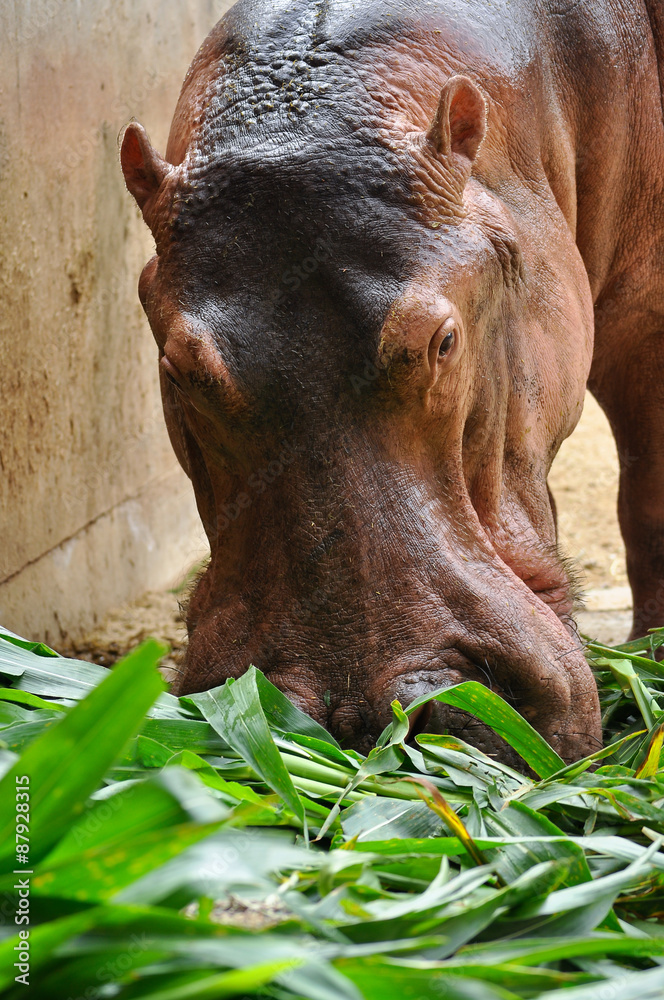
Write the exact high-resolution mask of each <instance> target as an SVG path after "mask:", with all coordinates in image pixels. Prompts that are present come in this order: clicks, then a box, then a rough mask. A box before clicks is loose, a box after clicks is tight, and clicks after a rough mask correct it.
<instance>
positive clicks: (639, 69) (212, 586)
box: [122, 0, 664, 760]
mask: <svg viewBox="0 0 664 1000" xmlns="http://www.w3.org/2000/svg"><path fill="white" fill-rule="evenodd" d="M535 6H536V7H537V10H535V9H534V8H535ZM662 30H663V28H662V15H661V14H660V13H659V12H658V10H657V7H656V4H655V3H654V0H652V2H649V3H647V4H646V5H643V4H642V3H636V2H632V3H627V2H622V3H621V2H611V3H609V2H604V0H600V2H581V3H570V2H561V3H558V4H557V3H553V2H549V3H546V4H538V5H534V4H533V3H531V0H523V2H521V3H518V2H510V3H509V4H505V5H502V4H501V3H499V2H498V3H493V4H492V5H491V6H488V5H486V4H484V3H479V2H476V0H467V2H458V3H453V2H451V0H450V2H448V3H446V2H444V0H440V2H436V3H426V2H425V3H409V2H404V0H399V2H387V0H385V2H376V0H373V2H372V0H370V2H369V3H367V4H364V5H357V4H352V3H350V2H348V0H332V2H331V3H329V4H327V5H325V6H324V7H321V6H320V5H314V4H313V3H311V2H310V0H295V2H289V3H288V4H287V5H286V4H283V3H273V2H268V0H242V2H241V3H239V4H237V5H236V6H235V7H234V8H233V9H232V10H231V11H230V12H229V13H228V14H227V15H226V16H225V17H224V18H223V19H222V21H221V22H220V23H219V24H218V25H217V27H216V28H215V29H214V31H213V32H212V33H211V35H210V36H209V37H208V39H207V40H206V41H205V43H204V44H203V46H202V48H201V50H200V51H199V53H198V55H197V56H196V58H195V60H194V62H193V64H192V67H191V69H190V71H189V74H188V76H187V78H186V80H185V83H184V86H183V89H182V93H181V97H180V101H179V104H178V107H177V110H176V113H175V117H174V120H173V126H172V130H171V136H170V140H169V144H168V149H167V153H166V160H163V159H162V158H161V157H160V156H159V155H158V154H157V153H156V152H155V151H154V150H153V149H152V147H151V146H150V144H149V140H148V139H147V136H146V135H145V133H144V131H143V130H142V129H141V127H140V126H138V125H135V124H132V125H130V126H129V127H128V128H127V131H126V134H125V138H124V143H123V149H122V165H123V169H124V173H125V178H126V181H127V186H128V187H129V190H130V191H131V192H132V193H133V195H134V196H135V197H136V199H137V201H138V203H139V205H140V207H141V208H142V210H143V214H144V217H145V219H146V222H147V223H148V225H149V226H150V227H151V229H152V231H153V234H154V236H155V240H156V244H157V256H156V257H154V258H153V259H152V260H151V261H150V262H149V263H148V265H147V266H146V268H145V270H144V272H143V275H142V278H141V283H140V295H141V299H142V301H143V304H144V306H145V309H146V312H147V315H148V317H149V319H150V323H151V325H152V329H153V331H154V335H155V338H156V341H157V344H158V346H159V353H160V364H161V379H162V389H163V396H164V406H165V413H166V420H167V424H168V428H169V432H170V435H171V439H172V442H173V446H174V448H175V451H176V453H177V455H178V458H179V460H180V462H181V463H182V465H183V467H184V469H185V470H186V471H187V473H188V474H189V476H190V477H191V479H192V482H193V486H194V490H195V493H196V499H197V502H198V506H199V510H200V513H201V517H202V519H203V523H204V525H205V527H206V530H207V532H208V535H209V537H210V544H211V551H212V558H211V563H210V566H209V568H208V570H207V572H206V573H205V575H204V576H203V578H202V579H201V580H200V582H199V584H198V586H197V589H196V591H195V594H194V596H193V599H192V602H191V606H190V609H189V618H188V626H189V633H190V641H189V651H188V655H187V661H186V670H185V673H184V676H183V678H182V680H181V684H180V691H181V692H191V691H197V690H201V689H205V688H208V687H211V686H213V685H216V684H220V683H222V682H223V681H224V680H225V679H226V678H228V677H231V676H234V677H237V676H239V675H240V674H241V673H242V672H243V671H244V670H245V669H246V668H247V666H248V665H249V664H250V663H254V664H256V665H257V666H258V667H260V668H261V669H262V670H263V671H264V672H265V673H266V674H267V676H268V677H269V678H270V679H271V680H272V681H273V682H274V683H276V684H277V685H278V686H279V687H280V688H282V689H283V690H284V691H285V692H286V693H287V694H289V695H290V696H291V697H292V698H293V699H294V700H295V701H296V702H298V703H299V704H301V705H302V707H303V708H304V709H305V710H306V711H308V712H309V713H310V714H311V715H312V716H314V717H315V718H317V719H318V720H319V721H320V722H322V723H323V724H324V725H326V726H328V727H330V729H331V731H332V732H333V733H335V734H336V735H337V736H338V737H340V738H341V739H342V740H344V741H345V742H346V744H352V745H354V746H356V747H358V748H359V749H363V750H366V749H367V748H368V747H369V746H371V745H372V741H373V740H375V738H376V736H377V735H378V734H379V733H380V731H381V730H382V728H383V727H384V725H385V724H386V723H387V722H388V721H389V720H390V716H391V713H390V702H391V701H392V699H393V698H395V697H396V698H399V699H400V700H401V702H402V703H404V704H408V703H409V702H410V701H412V700H413V699H414V698H415V697H417V696H419V695H421V694H423V693H425V692H426V691H429V690H431V689H432V688H434V687H438V686H441V685H448V684H453V683H456V682H458V681H461V680H464V679H468V678H471V679H476V680H480V681H482V682H483V683H486V684H489V685H490V686H491V687H493V688H494V689H495V690H498V691H500V692H502V693H503V694H505V695H506V696H507V697H509V698H510V699H511V700H512V702H513V704H514V705H515V706H516V707H517V708H518V709H519V711H521V712H522V714H523V715H524V716H525V717H526V718H528V719H529V720H530V721H531V722H532V723H533V725H535V726H536V728H537V729H538V730H539V731H540V732H541V733H542V734H543V735H544V736H545V738H546V739H547V740H548V741H549V742H550V743H551V745H552V746H553V747H554V748H555V749H556V750H557V751H558V752H559V753H560V754H561V755H562V756H563V757H564V758H565V759H566V760H574V759H576V758H578V757H579V756H582V755H585V754H587V753H589V752H592V751H594V750H596V749H597V748H598V747H599V745H600V741H601V727H600V717H599V707H598V699H597V691H596V687H595V684H594V681H593V678H592V675H591V672H590V670H589V668H588V667H587V665H586V662H585V659H584V657H583V654H582V652H581V649H580V645H579V642H578V639H577V637H576V634H575V631H574V627H573V624H572V622H571V618H570V615H571V612H572V604H573V600H572V596H571V587H570V581H569V577H568V573H567V570H566V568H565V566H564V564H563V562H562V560H561V558H560V556H559V554H558V550H557V539H556V524H555V511H554V510H553V508H552V500H551V497H550V494H549V491H548V488H547V475H548V472H549V469H550V466H551V462H552V460H553V458H554V456H555V454H556V452H557V450H558V448H559V446H560V444H561V442H562V441H563V439H564V438H565V437H567V436H568V435H569V434H570V433H571V431H572V430H573V428H574V426H575V425H576V423H577V421H578V418H579V416H580V413H581V408H582V402H583V396H584V391H585V388H586V385H587V384H589V385H590V387H591V389H592V391H593V392H594V393H595V395H596V396H597V398H598V400H599V401H600V403H601V405H602V406H603V407H604V409H605V411H606V413H607V415H608V417H609V419H610V421H611V425H612V427H613V429H614V432H615V435H616V440H617V442H618V447H619V450H620V453H621V456H622V458H623V467H622V476H621V490H620V516H621V524H622V528H623V533H624V536H625V541H626V544H627V550H628V564H629V573H630V580H631V583H632V587H633V590H634V598H635V607H636V609H637V611H636V613H635V632H637V633H641V634H642V633H643V632H644V630H645V629H646V628H647V627H649V626H651V625H655V624H661V623H662V620H664V615H663V614H662V613H661V611H660V609H659V605H661V603H662V591H661V588H662V580H663V579H664V504H663V500H664V488H663V487H664V435H662V433H661V428H662V413H663V408H664V351H663V350H662V343H663V340H662V329H663V325H662V319H661V317H662V311H663V309H664V301H663V298H662V296H663V291H664V284H663V281H662V267H663V266H664V264H663V262H664V254H663V253H662V246H661V243H662V222H661V218H662V210H661V205H662V195H661V187H662V183H663V181H662V178H664V169H663V167H664V164H663V162H662V160H663V155H662V154H663V134H662V104H661V94H660V84H659V76H658V59H659V61H660V63H661V61H662ZM284 67H285V68H284ZM289 81H291V83H290V85H289ZM293 81H294V82H293ZM325 84H327V86H325ZM261 88H262V89H261ZM294 97H295V98H296V99H297V104H296V105H294V104H292V103H291V102H292V101H293V100H294ZM256 101H258V102H259V103H258V105H256ZM261 101H263V102H264V103H262V104H261V103H260V102H261ZM265 102H267V103H265ZM270 105H271V106H270ZM321 240H323V241H324V244H323V245H321V243H320V241H321ZM321 246H322V249H321ZM314 252H315V253H316V256H313V255H314ZM312 260H313V261H314V262H315V264H312V263H311V261H312ZM303 261H308V264H307V267H308V268H309V271H308V272H307V273H306V274H305V275H304V280H302V281H301V282H299V285H298V287H294V286H295V285H297V284H298V282H297V281H296V280H295V279H294V278H293V274H294V272H293V270H292V269H293V267H294V266H300V265H301V264H302V262H303ZM305 270H306V268H305ZM301 272H302V268H301ZM593 307H594V317H593ZM450 331H452V332H453V343H452V344H451V347H449V350H447V351H446V352H445V351H444V352H443V354H442V355H441V354H439V345H440V343H441V340H442V338H443V337H444V336H445V335H446V333H447V332H450ZM593 336H594V340H595V345H594V353H593ZM446 344H448V341H446ZM597 461H598V463H599V462H601V461H602V456H601V455H598V456H597ZM270 463H272V464H270ZM261 470H268V471H266V472H265V473H264V472H263V471H261ZM592 474H593V471H592V469H589V470H588V475H592ZM658 591H659V595H658ZM648 602H650V603H648ZM653 602H654V603H653ZM655 605H657V607H655ZM648 608H651V609H652V613H649V612H648V611H647V610H644V609H648ZM416 727H417V728H419V729H428V730H430V731H440V730H441V728H442V727H447V729H449V730H451V731H452V732H455V733H456V734H457V735H459V736H462V737H464V738H465V739H467V740H468V741H469V742H471V743H475V744H476V745H478V746H480V747H482V748H483V749H485V750H486V751H488V752H490V753H492V752H493V753H497V754H499V755H501V756H503V757H504V758H505V759H509V754H508V753H507V751H506V750H505V748H504V746H502V745H499V741H498V740H497V739H496V738H494V737H493V736H492V734H491V732H490V731H489V730H488V729H487V728H486V727H483V726H481V725H479V724H477V723H475V722H474V721H473V720H470V719H469V717H467V716H464V715H463V713H458V712H455V711H453V710H448V709H445V708H444V707H443V706H439V705H436V706H435V707H434V709H433V710H425V711H424V712H423V713H422V714H421V715H420V717H419V719H417V722H416Z"/></svg>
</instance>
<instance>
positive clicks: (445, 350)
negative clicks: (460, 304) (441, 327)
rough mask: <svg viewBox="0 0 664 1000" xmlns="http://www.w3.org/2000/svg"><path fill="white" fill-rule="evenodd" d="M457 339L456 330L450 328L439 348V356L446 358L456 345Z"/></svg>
mask: <svg viewBox="0 0 664 1000" xmlns="http://www.w3.org/2000/svg"><path fill="white" fill-rule="evenodd" d="M455 340H456V332H455V331H454V330H449V331H448V333H446V334H445V336H444V337H443V339H442V340H441V342H440V347H439V348H438V357H439V358H444V357H445V356H446V355H447V354H449V352H450V351H451V350H452V348H453V347H454V341H455Z"/></svg>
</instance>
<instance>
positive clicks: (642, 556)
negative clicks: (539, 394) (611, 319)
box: [589, 315, 664, 638]
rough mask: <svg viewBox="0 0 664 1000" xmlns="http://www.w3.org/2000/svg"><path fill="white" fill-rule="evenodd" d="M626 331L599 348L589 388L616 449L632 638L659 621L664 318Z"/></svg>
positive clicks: (663, 609) (662, 598)
mask: <svg viewBox="0 0 664 1000" xmlns="http://www.w3.org/2000/svg"><path fill="white" fill-rule="evenodd" d="M626 334H627V335H625V334H622V335H621V336H620V337H619V338H615V339H614V337H613V336H612V337H611V341H610V349H608V350H600V351H599V352H598V354H597V355H596V361H595V364H594V366H593V372H592V374H591V379H590V388H591V391H592V392H593V394H594V395H595V397H596V398H597V400H598V402H599V404H600V406H601V407H602V408H603V409H604V411H605V413H606V415H607V417H608V419H609V422H610V424H611V428H612V430H613V434H614V436H615V439H616V445H617V448H618V456H619V460H620V491H619V498H618V515H619V519H620V528H621V531H622V535H623V538H624V541H625V547H626V549H627V573H628V576H629V582H630V585H631V587H632V594H633V597H634V617H633V625H632V631H631V634H630V638H639V637H640V636H642V635H644V634H645V633H646V632H647V631H648V629H650V628H656V627H660V626H663V625H664V318H662V317H659V322H658V323H654V322H653V318H652V317H650V316H646V315H643V316H641V317H639V323H638V325H637V327H636V328H635V327H633V326H632V324H631V323H630V324H629V325H627V326H626ZM609 355H612V357H611V358H609ZM589 474H590V475H592V470H589Z"/></svg>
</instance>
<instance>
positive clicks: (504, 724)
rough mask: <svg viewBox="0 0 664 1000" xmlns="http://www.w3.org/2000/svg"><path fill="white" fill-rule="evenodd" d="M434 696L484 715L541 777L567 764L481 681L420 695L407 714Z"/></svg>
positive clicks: (446, 702) (482, 718) (549, 774)
mask: <svg viewBox="0 0 664 1000" xmlns="http://www.w3.org/2000/svg"><path fill="white" fill-rule="evenodd" d="M432 700H434V701H440V702H443V704H445V705H454V706H455V707H456V708H461V709H463V710H464V711H466V712H469V713H470V714H471V715H474V716H475V717H476V718H478V719H480V721H481V722H484V723H485V724H486V725H487V726H489V728H490V729H493V731H494V732H496V733H498V735H499V736H502V738H503V739H504V740H505V742H506V743H509V745H510V746H511V747H513V748H514V749H515V750H516V752H517V753H518V754H519V755H520V756H521V757H523V759H524V760H525V762H526V763H527V764H528V765H529V766H530V767H531V768H532V769H533V771H534V772H535V774H538V775H539V776H540V777H542V778H548V777H550V776H551V775H552V774H555V773H556V771H560V770H561V768H564V767H565V761H564V760H563V759H562V758H561V757H559V756H558V754H557V753H556V752H555V750H553V749H552V748H551V747H550V746H549V744H548V743H547V742H546V740H545V739H544V738H543V737H542V736H540V734H539V733H538V732H537V730H536V729H533V727H532V726H531V725H530V723H529V722H526V720H525V719H524V718H523V716H522V715H519V713H518V712H517V711H516V710H515V709H514V708H512V706H511V705H508V703H507V702H506V701H505V700H504V699H503V698H501V697H500V695H498V694H496V693H495V691H491V690H490V689H489V688H488V687H485V686H484V685H483V684H480V683H478V681H464V682H463V683H461V684H454V685H452V687H447V688H439V689H438V690H437V691H432V692H431V693H430V694H427V695H423V696H422V697H421V698H416V699H415V701H414V702H412V703H411V704H410V705H409V706H408V708H407V709H406V715H412V713H413V712H414V711H415V710H416V709H417V708H419V707H420V706H421V705H426V704H427V703H428V702H429V701H432ZM381 739H382V737H381Z"/></svg>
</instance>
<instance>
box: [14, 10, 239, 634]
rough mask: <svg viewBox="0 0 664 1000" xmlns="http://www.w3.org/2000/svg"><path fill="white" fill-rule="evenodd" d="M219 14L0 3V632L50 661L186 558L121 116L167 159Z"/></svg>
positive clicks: (186, 509) (144, 240) (184, 497)
mask: <svg viewBox="0 0 664 1000" xmlns="http://www.w3.org/2000/svg"><path fill="white" fill-rule="evenodd" d="M228 6H230V3H227V2H225V0H0V624H3V625H5V626H6V627H8V628H10V629H13V630H14V631H17V632H20V633H22V634H25V635H28V636H30V637H34V638H43V639H46V640H47V641H49V642H51V643H54V644H55V645H56V646H57V645H58V643H59V642H62V641H63V639H64V638H65V637H66V636H74V635H76V634H77V633H80V632H82V631H84V630H86V629H87V628H89V627H90V626H91V625H92V624H93V623H94V622H95V621H96V620H97V618H98V617H100V616H101V615H102V614H103V613H104V612H105V611H106V610H107V609H108V608H109V607H111V606H113V605H116V604H118V603H121V602H123V601H125V600H128V599H131V598H132V597H134V596H137V595H138V594H140V593H142V592H143V591H144V590H146V589H149V588H153V587H159V586H163V585H166V584H168V583H169V582H170V581H173V580H175V579H176V578H177V577H178V576H179V575H181V574H182V573H183V572H184V571H185V570H186V568H187V567H188V566H189V565H191V563H192V562H194V561H195V560H196V559H197V558H200V554H201V546H202V534H201V530H200V527H199V523H198V519H197V515H196V513H195V507H194V504H193V495H192V491H191V487H190V485H189V481H188V480H187V479H186V477H185V476H184V474H183V473H182V472H181V471H180V470H179V467H178V466H177V465H176V462H175V459H174V458H173V455H172V452H171V448H170V445H169V443H168V439H167V436H166V432H165V429H164V425H163V417H162V414H161V404H160V400H159V391H158V381H157V367H156V348H155V346H154V343H153V340H152V336H151V334H150V332H149V328H148V325H147V322H146V320H145V318H144V316H143V313H142V310H141V308H140V305H139V302H138V298H137V294H136V282H137V279H138V275H139V273H140V269H141V267H142V265H143V263H144V262H145V261H146V260H147V259H148V257H149V256H150V255H151V253H152V252H153V251H152V248H153V244H152V240H151V238H150V236H149V233H148V232H147V230H146V229H145V226H144V225H143V223H142V221H141V219H140V216H139V213H138V210H137V209H136V208H135V206H134V204H133V202H132V200H131V198H130V196H129V195H128V193H127V191H126V190H125V187H124V182H123V179H122V174H121V171H120V166H119V161H118V133H119V131H120V129H121V127H122V126H123V125H124V124H125V123H126V122H127V121H128V120H129V119H130V118H131V117H132V116H135V117H137V118H138V119H139V120H140V121H142V123H143V124H144V125H145V126H146V128H147V129H148V132H149V133H150V136H151V138H152V140H153V142H154V143H155V144H156V146H157V147H158V148H159V149H161V151H162V152H163V150H164V149H165V145H166V137H167V134H168V128H169V124H170V119H171V115H172V113H173V109H174V106H175V102H176V99H177V95H178V92H179V88H180V84H181V82H182V79H183V77H184V74H185V72H186V69H187V66H188V65H189V62H190V61H191V59H192V57H193V55H194V53H195V51H196V49H197V48H198V46H199V44H200V43H201V41H202V40H203V38H204V37H205V35H206V34H207V32H208V31H209V29H210V28H211V27H212V25H213V24H214V23H215V22H216V21H217V20H218V18H219V17H220V16H221V14H222V13H223V12H224V10H225V9H226V8H227V7H228Z"/></svg>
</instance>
